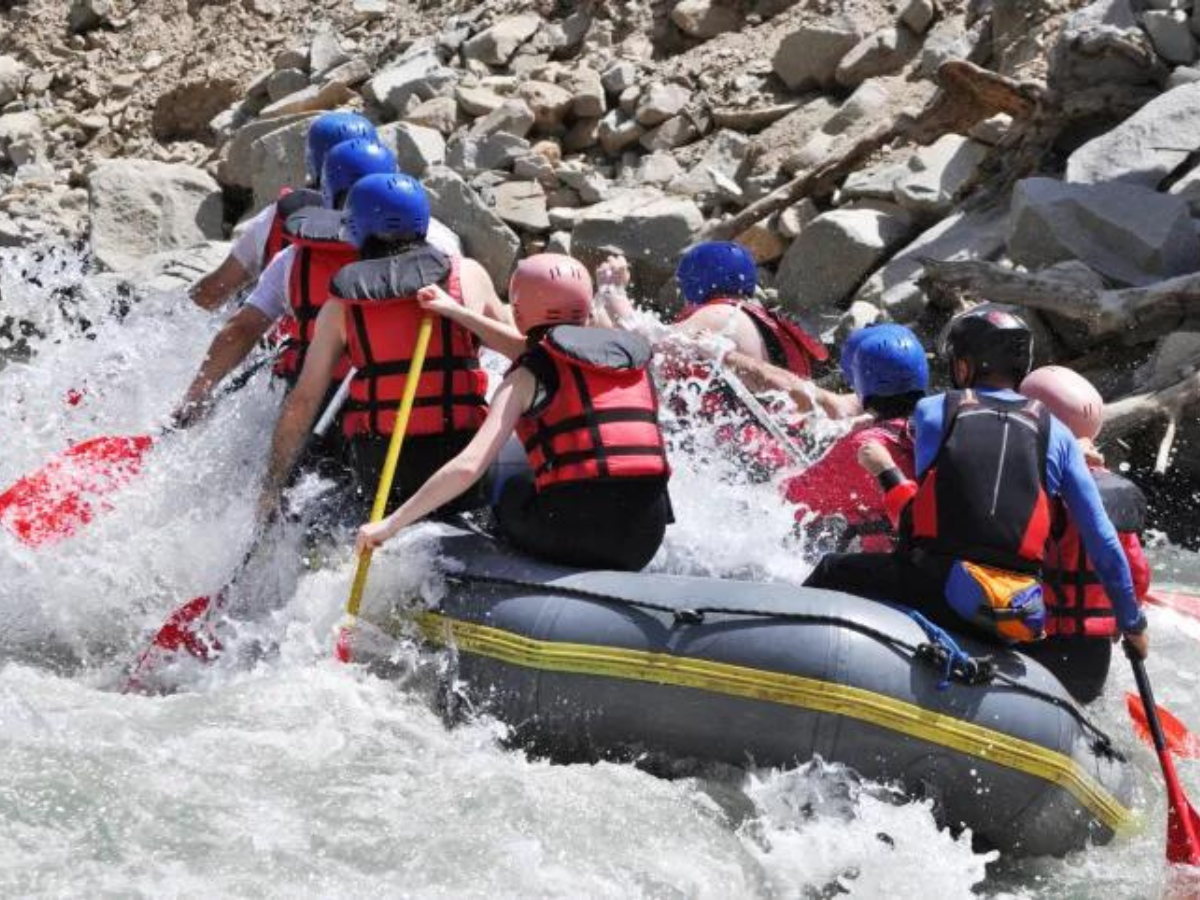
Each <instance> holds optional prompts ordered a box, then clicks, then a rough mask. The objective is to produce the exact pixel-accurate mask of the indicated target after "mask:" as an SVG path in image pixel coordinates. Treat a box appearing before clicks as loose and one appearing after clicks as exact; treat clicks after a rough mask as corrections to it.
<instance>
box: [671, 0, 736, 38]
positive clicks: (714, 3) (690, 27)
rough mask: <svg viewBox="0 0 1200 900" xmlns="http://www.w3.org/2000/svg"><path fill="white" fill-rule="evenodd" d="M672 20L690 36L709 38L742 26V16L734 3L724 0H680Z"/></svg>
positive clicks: (675, 7) (672, 12)
mask: <svg viewBox="0 0 1200 900" xmlns="http://www.w3.org/2000/svg"><path fill="white" fill-rule="evenodd" d="M671 21H672V22H674V23H675V24H676V25H677V26H679V30H680V31H682V32H683V33H684V34H686V35H689V36H690V37H694V38H699V39H700V40H708V39H709V38H714V37H716V36H717V35H718V34H724V33H725V32H726V31H737V30H738V29H739V28H741V27H742V16H741V14H740V13H739V12H738V11H737V9H736V8H735V6H734V4H732V3H728V4H727V3H724V2H722V0H679V2H678V3H676V4H675V6H674V8H673V9H672V10H671Z"/></svg>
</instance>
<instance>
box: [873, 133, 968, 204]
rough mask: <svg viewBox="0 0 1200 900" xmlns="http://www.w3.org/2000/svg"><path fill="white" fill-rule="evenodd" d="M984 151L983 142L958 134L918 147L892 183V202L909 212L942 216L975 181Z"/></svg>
mask: <svg viewBox="0 0 1200 900" xmlns="http://www.w3.org/2000/svg"><path fill="white" fill-rule="evenodd" d="M987 152H988V148H987V147H985V146H984V145H983V144H980V143H977V142H975V141H972V140H970V139H968V138H965V137H963V136H962V135H958V134H947V135H943V136H942V137H940V138H938V140H937V141H935V142H934V143H933V144H931V145H930V146H928V147H921V148H920V149H919V150H917V151H916V152H915V153H914V154H913V155H912V157H911V158H910V159H909V161H908V172H907V173H906V174H904V175H903V176H901V177H900V178H898V179H897V180H896V182H895V185H894V188H895V195H896V202H897V203H899V204H900V205H901V206H903V207H904V208H905V209H908V210H911V211H912V212H916V213H921V214H924V215H930V216H941V215H945V214H946V213H948V212H949V211H950V209H951V207H952V206H953V205H954V199H955V198H956V197H957V196H958V195H959V193H961V192H962V191H963V190H965V189H966V188H967V186H968V185H970V184H971V183H972V182H973V181H974V180H975V177H976V175H977V173H978V172H979V166H980V164H981V163H982V162H983V159H984V157H985V156H986V155H987Z"/></svg>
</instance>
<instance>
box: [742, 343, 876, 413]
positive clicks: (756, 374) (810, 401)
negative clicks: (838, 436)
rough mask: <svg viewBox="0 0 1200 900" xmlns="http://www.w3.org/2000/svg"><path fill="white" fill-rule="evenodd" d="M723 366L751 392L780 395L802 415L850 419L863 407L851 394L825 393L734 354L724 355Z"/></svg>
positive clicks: (805, 381) (774, 368)
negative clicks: (819, 413)
mask: <svg viewBox="0 0 1200 900" xmlns="http://www.w3.org/2000/svg"><path fill="white" fill-rule="evenodd" d="M722 362H723V364H724V365H726V366H728V367H729V368H731V369H733V371H734V372H736V373H737V375H738V376H739V377H740V378H741V379H742V380H743V381H744V382H745V383H746V386H747V387H748V388H750V390H752V391H783V392H784V393H786V394H787V395H788V397H790V398H791V400H792V402H793V403H795V404H796V408H797V409H799V410H800V411H801V412H809V411H811V410H813V409H817V408H819V409H820V410H821V411H822V412H824V413H825V415H827V416H829V418H831V419H850V418H853V417H854V416H857V415H861V414H862V411H863V410H862V404H861V403H859V401H858V397H856V396H855V395H854V394H835V393H833V391H827V390H825V389H824V388H821V387H817V386H816V385H815V384H813V383H812V382H811V381H809V380H808V379H806V378H801V377H800V376H799V375H796V374H795V373H793V372H789V371H788V370H787V369H781V368H780V367H779V366H775V365H772V364H771V363H769V362H764V361H762V360H761V359H755V358H754V357H753V356H748V355H747V354H745V353H740V352H738V351H737V350H731V351H730V352H729V353H726V354H725V356H724V358H723V360H722Z"/></svg>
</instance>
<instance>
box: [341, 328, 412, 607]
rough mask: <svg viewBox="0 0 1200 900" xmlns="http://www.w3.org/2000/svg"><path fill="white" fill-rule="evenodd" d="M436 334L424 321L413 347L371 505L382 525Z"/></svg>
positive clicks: (366, 560)
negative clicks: (373, 500) (377, 486)
mask: <svg viewBox="0 0 1200 900" xmlns="http://www.w3.org/2000/svg"><path fill="white" fill-rule="evenodd" d="M432 334H433V316H430V315H427V316H425V317H424V318H422V319H421V326H420V328H419V329H418V331H417V343H416V346H415V347H414V348H413V355H412V362H411V363H410V364H409V367H408V374H407V375H406V376H405V378H404V393H403V394H401V395H400V408H399V410H398V411H397V412H396V421H395V423H394V424H393V425H392V438H391V440H390V441H388V448H387V456H386V457H384V460H383V471H382V472H381V473H380V475H379V488H378V489H377V490H376V491H375V502H374V504H372V506H371V521H372V522H378V521H379V520H380V519H382V518H383V514H384V513H385V512H387V502H388V497H390V496H391V493H392V482H393V481H394V480H395V478H396V465H397V464H398V463H399V462H400V448H401V447H402V446H403V445H404V432H406V431H407V430H408V420H409V417H410V416H411V415H412V408H413V403H414V402H415V401H416V398H417V382H419V381H420V380H421V370H422V369H424V368H425V354H426V353H427V352H428V350H429V339H430V337H431V336H432ZM371 555H372V553H371V550H370V549H369V548H368V549H367V550H364V551H363V552H362V553H361V554H359V557H358V568H357V569H355V570H354V584H353V585H352V586H351V587H350V599H349V600H347V601H346V615H348V616H349V617H350V620H351V621H353V620H354V619H356V618H357V617H358V610H359V608H360V607H361V606H362V597H363V590H364V589H365V588H366V586H367V572H368V571H369V570H370V568H371Z"/></svg>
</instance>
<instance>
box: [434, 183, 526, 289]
mask: <svg viewBox="0 0 1200 900" xmlns="http://www.w3.org/2000/svg"><path fill="white" fill-rule="evenodd" d="M423 184H424V185H425V190H426V191H428V192H429V203H430V207H431V208H432V210H433V214H434V215H435V216H436V217H437V218H439V219H441V220H442V221H443V222H447V223H450V225H451V226H452V227H453V228H454V231H455V233H456V234H457V235H458V236H459V238H461V239H462V243H463V250H464V252H465V253H466V255H467V256H469V257H471V258H472V259H474V260H477V261H478V262H479V263H480V265H482V266H483V267H484V268H485V269H487V272H488V274H489V275H490V276H491V278H492V281H493V282H494V283H495V285H496V288H497V290H499V291H501V292H503V291H504V290H505V289H506V288H507V286H508V278H509V276H510V275H511V274H512V270H513V267H514V266H515V265H516V263H517V254H518V253H519V252H520V249H521V241H520V239H519V238H518V237H517V235H516V234H515V233H514V232H513V230H512V229H511V228H509V227H508V226H507V225H505V224H504V222H502V221H501V220H500V218H499V216H497V215H496V213H495V212H494V211H493V210H492V209H491V208H490V207H489V206H488V205H487V203H485V202H484V200H483V198H482V197H480V196H479V195H478V194H477V193H476V192H475V191H473V190H472V189H471V188H470V187H469V186H468V185H467V183H466V182H465V181H463V180H462V179H461V178H459V177H458V175H456V174H455V173H454V172H452V171H450V169H447V168H445V167H444V166H435V167H434V168H432V169H430V170H429V171H428V172H426V173H425V178H424V179H423Z"/></svg>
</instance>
